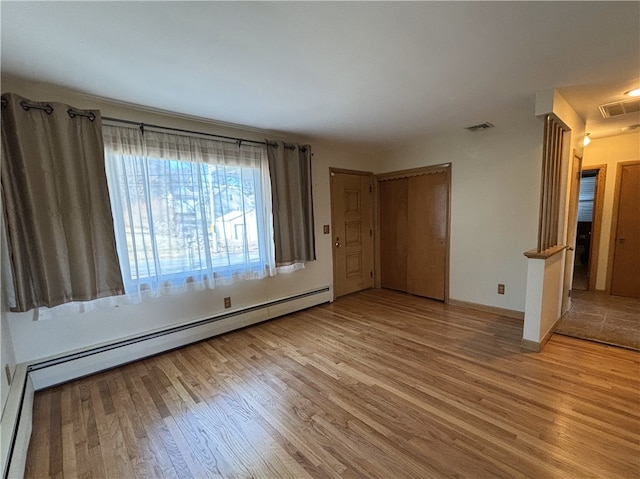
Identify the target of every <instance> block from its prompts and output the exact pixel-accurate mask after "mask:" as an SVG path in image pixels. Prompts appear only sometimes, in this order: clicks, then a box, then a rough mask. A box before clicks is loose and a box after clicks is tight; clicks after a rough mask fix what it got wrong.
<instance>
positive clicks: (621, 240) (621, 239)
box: [618, 238, 626, 243]
mask: <svg viewBox="0 0 640 479" xmlns="http://www.w3.org/2000/svg"><path fill="white" fill-rule="evenodd" d="M625 239H626V238H618V241H619V242H620V243H624V240H625Z"/></svg>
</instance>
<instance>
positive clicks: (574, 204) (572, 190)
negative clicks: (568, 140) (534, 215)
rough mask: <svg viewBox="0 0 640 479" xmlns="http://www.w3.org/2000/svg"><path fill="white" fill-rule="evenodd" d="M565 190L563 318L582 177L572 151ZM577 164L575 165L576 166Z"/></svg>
mask: <svg viewBox="0 0 640 479" xmlns="http://www.w3.org/2000/svg"><path fill="white" fill-rule="evenodd" d="M569 161H570V165H569V176H568V178H567V189H568V190H569V205H568V208H567V216H566V218H567V227H566V231H567V235H566V245H567V250H566V251H565V257H564V275H563V276H564V278H563V280H562V300H561V301H562V302H561V305H560V315H561V316H563V315H564V314H565V313H566V312H567V311H569V309H570V308H571V291H572V290H573V270H574V268H575V257H576V250H575V248H576V239H577V236H578V200H579V198H580V196H579V195H580V180H581V177H582V156H580V155H579V154H578V152H577V150H575V149H574V150H573V152H572V154H571V157H570V160H569ZM576 163H577V164H576Z"/></svg>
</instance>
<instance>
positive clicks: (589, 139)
mask: <svg viewBox="0 0 640 479" xmlns="http://www.w3.org/2000/svg"><path fill="white" fill-rule="evenodd" d="M590 134H591V133H585V134H584V140H582V146H587V145H588V144H589V143H591V138H589V135H590Z"/></svg>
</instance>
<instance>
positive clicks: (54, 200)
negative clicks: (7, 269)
mask: <svg viewBox="0 0 640 479" xmlns="http://www.w3.org/2000/svg"><path fill="white" fill-rule="evenodd" d="M30 105H31V106H30ZM38 107H40V108H38ZM90 117H91V118H93V119H91V118H90ZM1 184H2V200H3V206H4V211H3V214H4V215H5V217H4V220H5V225H6V234H7V243H8V249H9V257H10V260H11V267H12V270H13V283H14V290H15V291H14V292H15V303H16V304H15V305H12V306H13V307H12V310H14V311H28V310H30V309H33V308H36V307H40V306H47V307H53V306H57V305H59V304H63V303H68V302H71V301H88V300H92V299H97V298H101V297H106V296H113V295H118V294H123V293H124V287H123V285H122V276H121V274H120V266H119V263H118V257H117V253H116V245H115V235H114V230H113V219H112V216H111V206H110V203H109V193H108V190H107V180H106V175H105V170H104V147H103V142H102V133H101V121H100V114H99V112H97V111H87V110H75V109H73V108H71V107H69V106H68V105H64V104H61V103H43V102H31V101H29V100H27V99H25V98H22V97H20V96H17V95H14V94H10V93H9V94H4V95H2V169H1Z"/></svg>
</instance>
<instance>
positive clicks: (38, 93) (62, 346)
mask: <svg viewBox="0 0 640 479" xmlns="http://www.w3.org/2000/svg"><path fill="white" fill-rule="evenodd" d="M2 80H3V81H2V90H3V92H13V93H17V94H19V95H23V96H25V97H27V98H29V99H31V100H37V101H38V100H48V101H62V102H65V103H68V104H70V105H72V106H75V107H77V108H98V109H100V110H101V112H102V114H103V115H104V116H112V117H117V118H123V119H129V120H135V121H144V122H146V123H156V124H160V125H166V126H172V127H178V128H186V129H194V130H198V131H203V132H211V133H218V134H223V135H230V136H240V137H244V138H249V139H258V140H262V139H264V138H265V137H267V138H269V139H278V138H287V139H289V140H291V139H292V138H291V137H283V136H282V135H278V134H277V133H274V132H264V131H257V130H252V129H248V128H247V129H239V128H238V127H235V128H233V127H230V126H228V125H222V124H216V123H213V122H203V121H196V120H194V119H189V118H185V117H179V116H178V115H166V114H160V113H158V112H152V111H148V110H146V111H145V110H141V109H137V108H132V107H131V106H130V105H122V104H117V103H113V102H107V101H103V100H100V99H96V98H92V97H88V96H83V95H81V94H77V93H75V92H71V91H69V90H65V89H62V88H59V87H55V86H51V85H44V84H39V83H35V82H26V81H22V80H18V79H14V78H3V79H2ZM312 149H313V152H314V157H313V171H312V174H313V192H314V215H315V232H316V253H317V261H315V262H313V263H308V264H307V267H306V269H304V270H301V271H297V272H295V273H292V274H289V275H279V276H276V277H273V278H267V279H264V280H256V281H246V282H240V283H235V284H233V285H232V286H229V287H220V288H217V289H215V290H210V291H200V292H191V293H188V294H185V295H181V296H177V297H162V298H158V299H155V300H152V301H149V302H148V303H144V304H137V305H125V306H120V307H118V308H117V309H116V308H113V309H98V310H94V311H91V312H88V313H83V314H77V315H71V316H67V317H63V318H56V319H52V320H46V321H33V320H32V314H30V313H23V314H17V313H7V316H6V319H7V325H8V327H9V330H10V335H11V339H12V340H13V341H12V342H13V349H14V351H15V359H16V361H17V362H25V361H33V360H36V359H40V358H45V357H49V356H53V355H58V354H61V353H67V352H70V351H74V350H78V349H83V348H87V347H89V346H95V345H99V344H102V343H106V342H111V341H113V340H119V339H124V338H128V337H131V336H136V335H139V334H144V333H148V332H152V331H155V330H159V329H163V328H165V327H168V326H174V325H177V324H181V323H185V322H189V321H192V320H197V319H202V318H208V317H211V316H214V315H215V314H217V313H221V312H224V311H225V310H224V307H223V298H224V297H225V296H231V301H232V304H233V309H239V308H243V307H246V306H252V305H255V304H260V303H264V302H267V301H271V300H275V299H280V298H283V297H287V296H291V295H295V294H298V293H303V292H306V291H310V290H314V289H316V288H321V287H326V286H330V285H331V284H332V281H333V279H332V266H331V265H332V261H331V248H332V246H331V236H330V235H323V234H322V225H324V224H330V223H331V211H330V201H329V166H340V167H343V168H353V169H367V166H368V165H369V164H370V163H371V162H372V161H373V160H372V156H371V155H370V154H368V153H366V152H363V151H361V150H358V149H350V148H347V147H345V146H340V145H327V144H323V143H319V142H317V143H316V142H312ZM8 336H9V335H7V337H8ZM4 338H5V335H4V333H3V344H4V341H5V339H4ZM8 344H11V342H10V341H9V342H8ZM3 350H4V348H3ZM3 361H4V358H3Z"/></svg>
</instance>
